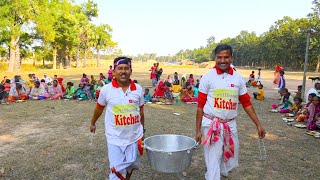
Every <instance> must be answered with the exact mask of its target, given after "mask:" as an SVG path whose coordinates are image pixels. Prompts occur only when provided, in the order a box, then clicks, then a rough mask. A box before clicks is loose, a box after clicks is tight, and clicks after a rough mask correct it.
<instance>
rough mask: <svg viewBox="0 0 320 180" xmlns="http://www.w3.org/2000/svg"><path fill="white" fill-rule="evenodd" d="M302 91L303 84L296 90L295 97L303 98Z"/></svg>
mask: <svg viewBox="0 0 320 180" xmlns="http://www.w3.org/2000/svg"><path fill="white" fill-rule="evenodd" d="M301 91H302V86H301V85H299V86H298V91H297V92H296V96H295V97H297V98H298V97H299V98H301Z"/></svg>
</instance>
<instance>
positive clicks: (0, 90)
mask: <svg viewBox="0 0 320 180" xmlns="http://www.w3.org/2000/svg"><path fill="white" fill-rule="evenodd" d="M7 101H8V93H7V92H6V91H5V87H4V85H3V84H0V104H4V103H7Z"/></svg>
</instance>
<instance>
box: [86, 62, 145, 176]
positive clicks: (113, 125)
mask: <svg viewBox="0 0 320 180" xmlns="http://www.w3.org/2000/svg"><path fill="white" fill-rule="evenodd" d="M113 74H114V75H115V78H114V79H113V80H112V82H111V83H109V84H107V85H105V86H104V87H103V88H102V89H101V91H100V95H99V98H98V101H97V105H96V107H95V110H94V114H93V117H92V119H91V123H90V131H91V132H92V133H95V131H96V126H95V123H96V121H97V120H98V118H99V117H100V116H101V114H102V112H103V110H104V108H105V107H106V114H105V134H106V137H107V146H108V159H109V163H110V174H109V179H110V180H119V179H120V180H127V179H130V176H131V174H132V171H133V170H134V169H138V167H139V161H140V156H141V155H142V152H143V148H142V138H143V134H144V112H143V105H144V97H143V90H142V87H141V86H140V85H139V84H135V83H134V82H133V81H131V79H130V76H131V74H132V67H131V58H127V57H118V58H116V59H115V60H114V69H113Z"/></svg>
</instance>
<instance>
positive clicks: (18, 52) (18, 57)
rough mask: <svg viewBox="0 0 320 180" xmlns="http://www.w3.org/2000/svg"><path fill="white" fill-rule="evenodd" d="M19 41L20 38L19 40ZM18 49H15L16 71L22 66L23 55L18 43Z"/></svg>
mask: <svg viewBox="0 0 320 180" xmlns="http://www.w3.org/2000/svg"><path fill="white" fill-rule="evenodd" d="M17 41H19V40H17ZM15 49H16V51H15V55H16V57H15V68H14V70H15V71H19V69H20V67H21V57H20V47H19V44H18V43H16V48H15Z"/></svg>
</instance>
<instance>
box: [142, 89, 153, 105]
mask: <svg viewBox="0 0 320 180" xmlns="http://www.w3.org/2000/svg"><path fill="white" fill-rule="evenodd" d="M143 97H144V102H145V103H146V102H151V95H150V93H149V89H148V88H146V89H145V90H144V94H143Z"/></svg>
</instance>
